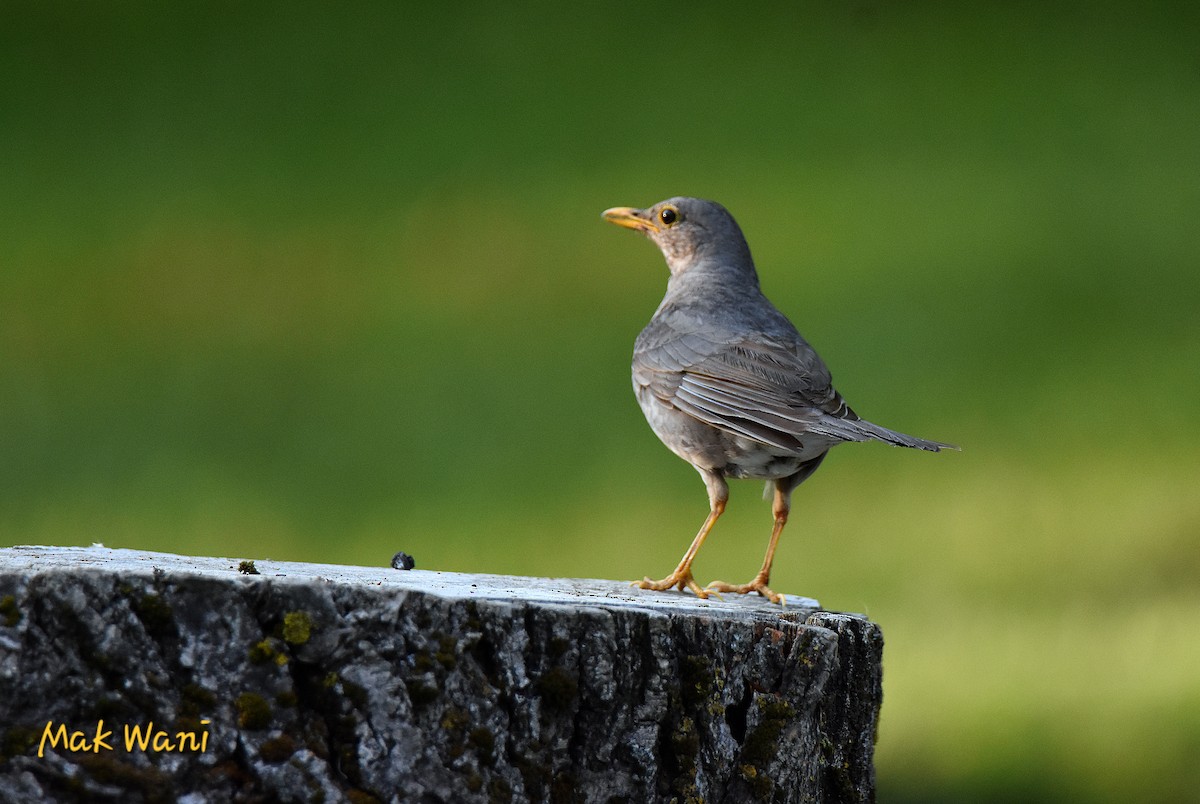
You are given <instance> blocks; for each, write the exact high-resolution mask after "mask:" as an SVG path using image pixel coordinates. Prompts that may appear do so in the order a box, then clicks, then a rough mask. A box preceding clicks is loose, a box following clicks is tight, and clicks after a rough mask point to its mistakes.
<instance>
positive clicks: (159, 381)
mask: <svg viewBox="0 0 1200 804" xmlns="http://www.w3.org/2000/svg"><path fill="white" fill-rule="evenodd" d="M1198 23H1200V12H1198V11H1197V7H1196V6H1195V5H1193V4H1182V3H1180V4H1175V5H1171V4H1165V5H1154V6H1153V7H1151V6H1149V5H1145V6H1143V5H1142V4H1138V3H1128V4H1111V3H1108V4H1106V3H1100V4H1097V3H1087V4H1084V3H1062V4H1041V3H993V4H966V5H965V6H951V5H950V4H942V3H934V2H909V3H883V2H869V1H866V0H857V1H856V2H836V3H803V4H800V5H796V6H790V7H781V6H772V7H771V8H770V10H769V12H768V11H767V10H766V9H765V8H764V9H762V10H758V11H756V12H754V13H749V12H738V11H736V10H734V9H733V7H732V6H731V4H727V3H689V4H670V3H664V4H637V5H630V4H626V5H620V4H591V5H579V6H574V5H571V4H562V3H539V4H527V5H524V6H523V7H522V9H521V10H520V11H502V10H499V8H498V7H497V5H496V4H482V3H479V4H475V3H470V2H467V3H458V4H454V5H452V6H445V7H444V8H443V9H441V10H438V9H435V8H428V9H424V10H414V9H413V8H411V7H408V6H406V5H405V4H380V5H375V4H358V3H356V4H349V5H343V4H328V5H306V4H291V3H289V4H286V5H284V4H279V5H271V4H247V3H232V2H225V3H218V2H211V3H204V4H176V3H171V4H158V3H135V2H121V3H112V4H75V3H13V2H5V3H3V4H2V5H0V76H3V78H2V79H0V543H3V544H17V543H41V544H90V543H92V542H97V541H98V542H103V543H104V544H106V545H108V546H114V547H134V548H144V549H152V550H169V551H175V552H181V553H192V554H205V555H229V556H242V557H250V558H264V557H272V558H276V559H289V560H301V561H322V562H340V563H355V564H368V565H380V566H382V565H385V564H386V563H387V562H388V560H389V558H390V556H391V555H392V553H393V552H394V551H396V550H398V549H404V550H406V551H408V552H410V553H412V554H413V555H415V556H416V559H417V564H418V567H420V568H424V569H440V570H457V571H471V572H498V573H516V574H527V575H551V576H574V577H601V578H618V579H627V578H640V577H641V576H643V575H645V574H653V575H655V576H656V577H658V576H661V575H664V574H666V572H667V571H669V570H670V569H671V568H672V567H673V566H674V564H675V562H676V561H677V560H678V558H679V556H680V555H681V554H682V552H683V550H684V548H685V547H686V545H687V543H688V541H689V540H690V539H691V537H692V535H693V534H694V532H695V529H696V527H697V526H698V525H699V524H700V521H701V519H702V518H703V516H704V514H705V512H706V500H705V495H704V489H703V485H702V483H701V482H700V480H699V478H698V477H697V476H696V474H695V473H694V471H693V470H692V469H691V468H689V467H688V466H687V465H686V464H685V463H683V462H682V461H680V460H678V459H677V458H675V457H674V456H673V455H671V454H670V453H669V452H668V451H667V450H666V449H665V448H663V447H662V446H661V445H660V444H659V443H658V442H657V440H656V439H655V438H654V436H653V435H652V434H651V433H650V431H649V429H648V428H647V426H646V425H645V423H644V421H643V420H642V416H641V413H640V412H639V410H638V408H637V405H636V404H635V402H634V400H633V396H632V393H631V390H630V383H629V371H628V364H629V356H630V351H631V347H632V343H633V339H634V337H635V336H636V334H637V332H638V331H639V329H640V328H641V327H642V326H643V324H644V323H645V322H646V320H648V318H649V317H650V315H651V313H652V312H653V310H654V308H655V307H656V306H657V304H658V301H659V298H660V297H661V294H662V292H663V289H664V286H665V281H666V269H665V267H664V265H663V263H662V259H661V257H660V256H659V254H658V253H657V250H656V249H654V248H653V246H652V245H651V244H649V243H647V242H646V241H644V240H643V239H642V238H640V237H637V236H636V235H633V234H631V233H630V232H627V231H623V230H619V229H617V228H615V227H613V226H610V225H607V224H605V223H604V222H602V221H601V219H600V217H599V213H600V211H601V210H603V209H604V208H606V207H609V206H613V205H626V204H630V205H637V206H644V205H648V204H651V203H653V202H655V201H658V200H660V199H662V198H665V197H667V196H670V195H675V194H686V195H699V196H704V197H710V198H715V199H717V200H719V201H721V202H722V203H724V204H725V205H726V206H728V207H729V208H730V209H731V210H732V211H733V212H734V214H735V215H736V216H737V217H738V219H739V220H740V222H741V223H742V226H743V228H744V230H745V231H746V234H747V237H748V239H749V241H750V243H751V245H752V247H753V249H754V252H755V256H756V258H757V261H758V265H759V270H760V273H761V275H762V281H763V285H764V288H765V290H766V291H767V293H768V295H770V296H771V297H772V298H773V299H774V300H775V302H776V303H777V305H778V306H779V307H780V308H781V309H783V310H784V311H785V312H786V313H788V314H789V315H790V316H791V317H792V318H793V320H794V321H795V322H796V323H797V325H798V326H799V328H800V330H801V331H802V332H803V333H804V334H805V335H806V336H807V337H808V338H809V340H811V341H812V342H813V343H814V345H816V347H817V348H818V349H819V350H820V351H821V353H822V355H823V356H824V357H825V359H826V361H827V362H828V363H829V364H830V366H831V367H832V369H833V371H834V375H835V377H836V379H837V381H838V386H839V388H840V389H841V390H842V392H843V393H844V394H845V395H846V397H847V398H848V399H849V400H850V402H851V404H853V405H854V407H855V408H856V409H857V410H858V411H859V413H861V414H862V415H864V416H865V417H867V418H870V419H872V420H874V421H877V422H879V423H881V424H884V425H887V426H890V427H894V428H897V429H901V430H904V431H906V432H911V433H914V434H918V435H922V436H926V437H930V438H937V439H942V440H947V441H953V442H956V443H959V444H961V445H963V447H964V450H963V452H962V453H961V454H943V455H929V454H924V453H914V452H910V451H907V450H895V449H888V448H884V447H882V446H860V445H855V446H848V447H844V448H842V449H839V450H837V451H836V452H835V453H834V455H833V457H832V458H831V459H830V460H829V461H828V462H827V463H826V464H825V466H824V468H823V469H822V470H821V472H819V473H818V474H817V475H816V476H815V478H814V479H813V480H811V481H809V483H807V484H806V485H805V486H804V487H802V488H801V489H800V490H799V491H798V492H797V494H796V496H795V499H794V503H795V508H794V515H793V521H792V525H791V526H790V527H789V530H788V531H787V533H786V534H785V536H784V539H783V543H782V547H781V551H780V554H779V560H778V561H777V563H776V573H775V583H774V584H773V586H775V588H776V589H779V590H782V591H788V592H793V593H797V594H806V595H811V596H813V597H816V598H818V599H819V600H821V601H822V603H823V604H824V605H825V606H826V607H829V608H834V609H842V610H851V611H864V612H866V613H867V614H869V615H870V616H871V617H872V618H874V619H875V620H876V621H878V622H879V623H880V624H881V625H882V626H883V629H884V632H885V635H886V638H887V654H886V664H885V676H886V680H885V698H886V701H885V705H884V710H883V721H882V728H881V734H880V741H879V745H878V752H877V761H878V775H879V786H880V797H881V800H883V801H893V802H894V801H900V802H904V801H964V800H971V801H1056V800H1076V801H1079V800H1093V801H1114V802H1115V801H1133V800H1138V801H1179V800H1185V799H1189V798H1190V799H1192V800H1197V795H1198V794H1197V792H1196V791H1197V790H1198V789H1200V762H1198V761H1197V759H1198V757H1200V494H1198V493H1197V486H1198V481H1200V463H1198V461H1197V457H1198V455H1200V430H1198V428H1197V426H1196V425H1197V423H1198V422H1200V311H1198V308H1200V279H1198V277H1197V268H1198V264H1200V25H1198ZM769 528H770V512H769V506H768V505H767V504H766V503H764V502H762V500H761V486H760V484H757V483H741V484H735V487H734V489H733V496H732V499H731V507H730V511H729V513H728V515H727V516H726V517H725V518H724V519H723V520H722V521H721V523H720V525H719V526H718V528H717V529H716V531H715V533H714V536H713V538H712V539H711V540H710V542H709V544H708V545H707V546H706V547H705V550H704V551H703V552H702V553H701V555H700V558H699V561H698V563H697V575H698V577H699V578H700V580H701V581H702V582H704V581H707V580H711V579H712V578H716V577H722V578H725V579H726V580H733V581H737V580H746V579H748V578H749V577H750V576H751V575H752V574H753V572H754V571H755V570H756V569H757V566H758V563H759V561H760V558H761V553H762V550H763V548H764V546H765V543H766V539H767V535H768V533H769ZM743 576H744V577H743Z"/></svg>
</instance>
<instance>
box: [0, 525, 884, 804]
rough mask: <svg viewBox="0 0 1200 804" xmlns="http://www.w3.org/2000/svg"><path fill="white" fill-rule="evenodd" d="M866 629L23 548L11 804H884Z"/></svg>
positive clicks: (12, 695) (4, 625)
mask: <svg viewBox="0 0 1200 804" xmlns="http://www.w3.org/2000/svg"><path fill="white" fill-rule="evenodd" d="M882 651H883V638H882V635H881V633H880V631H879V628H878V627H877V626H875V625H874V624H873V623H871V622H869V621H868V620H866V619H865V618H863V617H861V616H857V615H846V614H835V613H831V612H825V611H821V610H819V608H818V606H817V603H816V602H815V601H813V600H810V599H807V598H794V597H793V598H789V604H788V605H787V606H786V607H779V606H776V605H772V604H770V603H768V602H766V601H765V600H762V599H760V598H757V597H738V596H727V597H726V598H725V599H724V600H717V599H715V598H714V599H710V600H707V601H705V600H699V599H697V598H696V597H694V596H692V595H690V594H684V593H678V592H672V593H654V592H647V591H643V590H640V589H631V588H629V586H628V585H627V584H625V583H617V582H612V581H595V580H571V579H547V578H519V577H506V576H496V575H466V574H459V573H449V572H429V571H422V570H409V571H404V570H398V569H391V568H373V567H348V566H332V565H317V564H298V563H285V562H275V561H266V560H259V561H257V562H254V563H251V562H241V561H238V560H236V559H234V560H231V559H222V558H196V557H190V556H177V555H169V554H164V553H148V552H140V551H131V550H109V549H106V548H103V547H99V546H96V547H92V548H56V547H15V548H9V549H3V550H0V800H4V801H34V800H42V799H48V800H62V801H75V800H86V801H122V802H124V801H139V800H141V801H174V800H177V799H179V800H184V801H187V802H195V803H197V804H198V802H207V801H214V802H216V801H271V800H282V801H316V800H324V801H327V802H333V801H353V802H368V801H376V800H378V801H389V802H390V801H419V802H476V801H478V802H505V801H515V802H524V801H550V802H576V801H579V802H617V801H625V802H649V801H662V802H668V801H677V802H681V803H682V802H700V801H704V802H708V803H709V804H714V803H715V802H742V801H776V802H791V801H829V802H833V801H871V800H873V798H874V773H873V769H872V764H871V757H872V750H873V745H874V738H875V730H876V724H877V722H878V715H879V706H880V699H881V688H880V680H881V660H882Z"/></svg>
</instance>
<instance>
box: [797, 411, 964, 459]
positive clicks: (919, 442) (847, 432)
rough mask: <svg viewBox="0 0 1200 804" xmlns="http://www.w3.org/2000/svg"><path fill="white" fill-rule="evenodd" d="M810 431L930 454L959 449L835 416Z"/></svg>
mask: <svg viewBox="0 0 1200 804" xmlns="http://www.w3.org/2000/svg"><path fill="white" fill-rule="evenodd" d="M810 429H811V430H812V431H813V432H819V433H823V434H824V435H829V436H832V437H834V438H841V439H844V440H846V441H882V442H883V443H885V444H891V445H893V446H896V447H910V448H912V449H923V450H926V451H928V452H941V451H942V450H944V449H948V450H958V449H959V448H958V447H957V446H955V445H954V444H945V443H942V442H941V441H931V440H929V439H926V438H917V437H916V436H910V435H906V434H904V433H898V432H896V431H895V430H889V429H887V428H886V427H880V426H879V425H878V424H873V423H872V422H869V421H866V420H865V419H841V418H837V417H834V416H822V417H821V419H820V421H818V422H816V423H815V424H814V425H813V426H812V427H810Z"/></svg>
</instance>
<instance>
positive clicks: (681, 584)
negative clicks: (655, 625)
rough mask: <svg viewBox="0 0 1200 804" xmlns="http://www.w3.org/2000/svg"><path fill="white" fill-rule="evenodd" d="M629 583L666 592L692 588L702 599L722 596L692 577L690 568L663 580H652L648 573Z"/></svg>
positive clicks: (676, 572) (673, 573)
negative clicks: (640, 578)
mask: <svg viewBox="0 0 1200 804" xmlns="http://www.w3.org/2000/svg"><path fill="white" fill-rule="evenodd" d="M629 585H630V586H637V587H639V588H641V589H650V590H652V591H655V592H665V591H667V590H668V589H678V590H679V591H680V592H682V591H683V590H684V589H691V590H692V592H693V593H695V595H696V597H698V598H700V599H701V600H707V599H708V598H709V596H716V597H717V598H720V597H721V596H720V595H718V594H717V593H716V592H714V591H711V590H708V589H705V588H704V587H702V586H700V584H698V583H696V579H695V578H693V577H692V573H691V571H690V570H688V571H684V572H680V571H679V570H676V571H675V572H672V573H671V574H670V575H668V576H667V577H665V578H663V579H662V580H661V581H655V580H652V579H651V578H650V576H648V575H647V576H646V577H645V578H643V579H642V580H640V581H633V582H631V583H630V584H629Z"/></svg>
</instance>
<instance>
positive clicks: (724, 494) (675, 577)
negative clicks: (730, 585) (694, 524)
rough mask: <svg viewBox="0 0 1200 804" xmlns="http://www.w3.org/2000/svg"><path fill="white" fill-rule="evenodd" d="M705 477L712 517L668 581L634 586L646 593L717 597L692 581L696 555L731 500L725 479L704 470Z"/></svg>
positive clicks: (705, 521)
mask: <svg viewBox="0 0 1200 804" xmlns="http://www.w3.org/2000/svg"><path fill="white" fill-rule="evenodd" d="M700 474H701V475H703V476H704V483H705V485H706V486H707V487H708V502H709V512H708V517H707V518H706V519H705V520H704V524H703V525H701V526H700V532H699V533H697V534H696V538H695V539H693V540H692V546H691V547H689V548H688V549H687V552H686V553H684V554H683V559H682V560H680V562H679V566H678V567H676V568H675V571H674V572H672V573H671V574H670V575H668V576H667V577H665V578H663V579H662V580H660V581H654V580H651V579H650V577H649V576H646V578H644V579H643V580H640V581H634V582H633V583H632V584H630V585H631V586H638V587H641V588H642V589H652V590H654V591H656V592H662V591H665V590H667V589H671V588H672V587H673V588H676V589H678V590H679V591H681V592H682V591H683V590H684V589H691V590H692V591H693V592H695V593H696V597H698V598H701V599H706V598H708V596H709V595H711V594H713V592H710V591H708V590H706V589H704V588H702V587H701V586H700V584H698V583H696V579H695V578H693V577H692V562H693V561H695V560H696V554H697V553H699V552H700V547H701V546H702V545H703V544H704V540H705V539H707V538H708V534H709V531H711V530H712V529H713V525H715V524H716V523H717V520H718V519H720V517H721V514H723V513H725V503H726V502H727V501H728V500H729V486H728V485H726V483H725V479H724V478H722V477H721V476H720V475H718V474H715V473H713V472H707V471H704V470H701V472H700Z"/></svg>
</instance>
